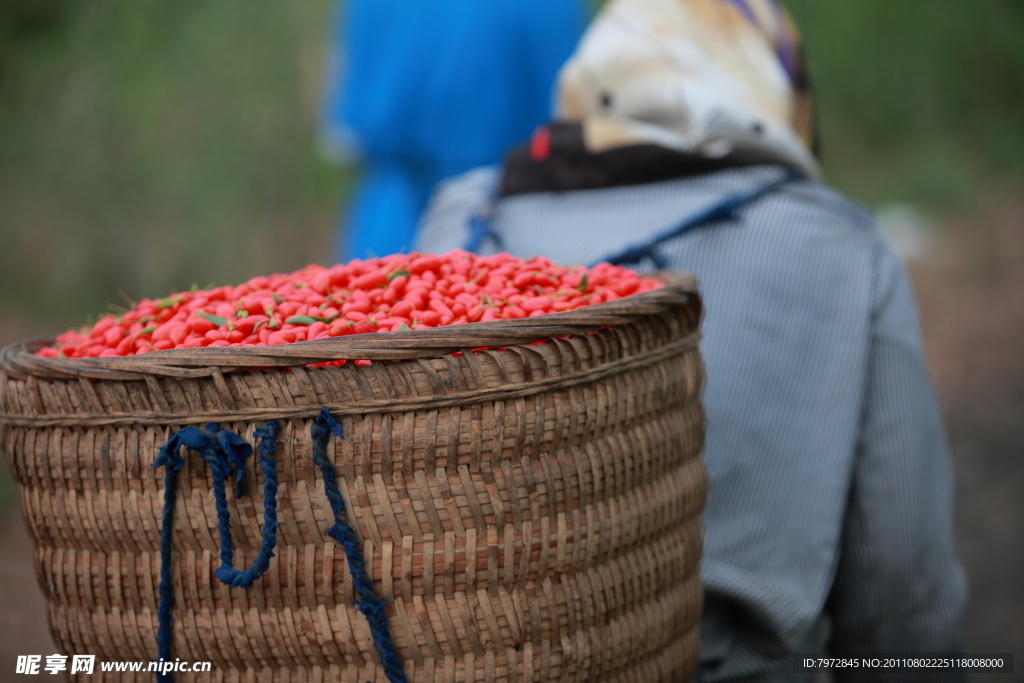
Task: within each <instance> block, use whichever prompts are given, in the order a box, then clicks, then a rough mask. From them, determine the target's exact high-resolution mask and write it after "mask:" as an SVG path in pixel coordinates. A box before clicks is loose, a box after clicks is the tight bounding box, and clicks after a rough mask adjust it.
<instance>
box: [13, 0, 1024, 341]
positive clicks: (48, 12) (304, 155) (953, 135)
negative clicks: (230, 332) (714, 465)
mask: <svg viewBox="0 0 1024 683" xmlns="http://www.w3.org/2000/svg"><path fill="white" fill-rule="evenodd" d="M786 4H787V5H788V6H789V7H790V9H791V10H792V12H793V14H794V15H795V17H796V19H797V21H798V23H799V24H800V25H801V26H802V28H803V30H804V33H805V35H806V39H807V47H808V51H809V55H810V60H811V63H812V71H813V75H814V77H815V80H816V86H817V92H818V101H819V105H820V106H819V112H820V123H821V129H822V137H823V142H824V147H823V149H824V161H825V165H826V169H827V171H828V173H829V176H830V178H831V179H832V181H833V182H834V183H835V184H837V185H838V186H839V187H840V188H841V189H844V190H846V191H847V192H849V193H851V194H853V195H854V196H856V197H859V198H861V199H863V200H865V201H867V202H869V203H872V204H878V203H882V202H886V201H891V200H908V201H914V202H919V203H923V204H925V205H927V206H929V207H933V208H935V209H938V210H949V209H951V208H955V207H957V206H961V205H964V204H966V203H970V202H971V201H976V200H977V198H978V197H981V196H984V195H985V192H986V188H988V187H990V186H993V185H997V184H1000V183H1006V182H1009V181H1010V179H1013V178H1016V177H1019V176H1020V175H1021V172H1022V167H1024V126H1022V125H1021V115H1022V113H1024V5H1022V4H1021V3H1020V2H1017V1H1016V0H974V1H973V2H971V3H964V2H962V1H955V0H928V1H925V0H901V1H900V2H891V1H890V0H851V1H850V2H845V3H825V2H820V0H788V2H787V3H786ZM334 10H335V8H334V6H333V3H332V2H331V1H330V0H304V2H282V1H281V0H277V1H275V0H175V1H173V2H172V1H170V0H132V1H131V2H129V1H127V0H90V2H88V3H75V2H71V1H70V0H5V1H4V2H3V3H0V312H2V313H3V314H4V315H5V316H8V317H9V316H16V317H21V318H22V319H28V320H31V321H34V322H33V324H34V325H35V324H36V323H38V325H40V326H42V325H45V326H47V329H50V328H54V329H57V328H62V327H66V326H68V325H72V324H79V323H81V322H83V320H84V319H85V318H86V316H87V315H88V314H90V313H96V312H99V311H101V310H102V309H103V307H104V306H105V305H106V304H107V303H108V302H116V303H122V296H121V295H120V294H119V293H118V290H123V291H124V292H126V293H127V294H128V295H129V296H131V297H135V298H138V297H142V296H159V295H164V294H166V293H168V292H169V291H171V290H174V289H181V288H187V287H188V286H190V285H191V284H193V283H199V284H200V285H204V284H206V283H208V282H210V281H216V282H221V283H226V282H236V281H239V280H241V279H244V278H246V277H249V276H251V275H253V274H256V273H262V272H267V271H270V270H283V269H292V268H297V267H299V266H301V265H304V264H306V263H308V262H311V261H321V262H326V261H328V260H329V259H330V254H331V246H332V239H333V238H332V232H333V225H334V223H335V217H336V215H337V209H338V206H339V201H340V200H341V198H342V197H344V196H345V193H346V190H347V187H348V185H349V182H350V178H351V175H352V174H351V172H350V171H349V170H348V169H345V168H339V167H336V166H332V165H330V164H329V163H328V162H326V161H325V160H324V159H323V158H322V157H321V156H320V155H319V154H318V153H317V150H316V116H317V109H318V106H319V96H320V90H321V83H322V81H323V78H322V68H323V64H324V62H325V57H326V51H327V45H328V33H329V30H330V25H331V23H332V21H333V14H334Z"/></svg>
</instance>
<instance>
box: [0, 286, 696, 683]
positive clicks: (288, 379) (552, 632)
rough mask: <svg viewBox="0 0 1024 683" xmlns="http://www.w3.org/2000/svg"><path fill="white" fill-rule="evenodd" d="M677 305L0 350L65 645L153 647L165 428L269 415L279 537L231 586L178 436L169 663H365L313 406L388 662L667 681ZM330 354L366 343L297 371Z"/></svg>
mask: <svg viewBox="0 0 1024 683" xmlns="http://www.w3.org/2000/svg"><path fill="white" fill-rule="evenodd" d="M699 318H700V299H699V297H698V296H697V294H696V287H695V283H694V282H693V281H692V280H683V281H682V282H680V283H679V284H675V285H672V286H669V287H666V288H664V289H661V290H656V291H654V292H650V293H647V294H644V295H640V296H636V297H628V298H626V299H623V300H621V301H616V302H613V303H609V304H601V305H598V306H594V307H591V308H589V309H580V310H578V311H572V312H569V313H565V314H557V315H551V316H544V317H542V318H534V319H527V320H523V321H507V322H502V323H499V324H490V323H485V324H475V325H463V326H456V327H451V328H441V329H433V330H423V331H419V332H411V333H389V334H376V335H374V334H369V335H358V336H352V337H345V338H340V339H336V340H334V339H332V340H320V341H317V342H302V343H298V344H292V345H288V346H287V347H281V346H278V347H263V348H258V349H230V348H228V349H194V350H192V349H189V350H182V351H172V352H162V353H160V354H147V356H146V357H143V356H139V357H132V358H124V359H122V358H114V359H96V360H97V361H102V362H86V361H80V360H70V359H41V358H37V357H35V356H31V355H29V354H28V353H26V352H25V351H23V350H22V346H23V345H17V346H14V347H9V348H8V349H5V350H4V351H3V352H2V354H0V373H2V374H0V397H2V411H3V413H2V425H3V426H2V441H0V443H2V447H3V450H4V453H5V455H6V456H7V459H8V463H9V464H10V466H11V469H12V471H13V472H14V475H15V477H16V478H17V480H18V482H19V485H20V490H21V500H22V507H23V510H24V513H25V518H26V520H27V524H28V526H29V530H30V532H31V534H32V536H33V538H34V540H35V547H36V550H35V555H36V557H35V559H36V567H37V571H38V575H39V579H40V584H41V585H42V587H43V590H44V593H45V595H46V598H47V602H48V610H49V619H50V625H51V630H52V632H53V634H54V638H55V640H56V642H57V644H58V646H59V648H60V649H61V650H62V652H64V653H83V654H84V653H90V654H96V655H97V656H98V657H97V658H98V660H101V661H112V660H137V661H144V660H153V659H156V606H157V595H156V587H157V584H158V582H159V571H160V568H159V563H160V562H159V557H160V550H159V536H160V524H161V510H162V504H163V478H162V474H161V473H160V472H158V471H157V470H155V469H153V468H152V467H150V466H149V465H151V464H152V463H153V462H154V459H155V457H156V455H157V451H158V449H159V448H160V447H161V446H162V445H163V444H164V443H165V442H166V441H167V439H168V436H169V434H170V433H171V432H172V431H173V430H175V429H178V428H180V427H182V426H183V425H187V424H198V423H206V422H215V423H218V424H219V425H220V426H221V428H223V429H228V430H232V431H234V432H236V433H237V434H238V435H240V436H241V437H242V438H243V439H245V440H246V441H248V442H249V443H250V444H253V445H255V444H256V443H257V439H256V438H255V436H254V432H255V430H256V429H257V428H259V427H261V426H262V425H263V424H264V422H265V421H266V420H268V419H276V420H278V422H279V423H280V427H281V429H280V433H279V434H278V436H277V474H278V498H277V500H278V503H277V505H278V507H277V510H278V513H277V514H278V522H279V525H280V527H279V532H278V543H277V547H276V550H275V553H276V556H275V557H274V558H273V559H272V560H271V562H270V568H269V570H268V571H267V572H266V573H265V574H264V575H263V576H262V577H260V578H259V579H258V580H257V581H256V583H255V584H254V585H253V586H252V587H251V588H249V589H242V588H234V589H232V588H228V587H227V586H225V585H223V584H221V583H220V582H219V581H218V580H216V579H215V578H214V577H213V572H214V570H215V569H216V568H217V566H218V558H217V548H218V545H217V544H218V540H217V513H216V510H215V509H214V503H213V496H212V494H211V486H210V479H209V473H208V470H207V469H206V466H205V464H204V462H203V461H202V458H200V457H199V456H198V454H196V453H194V452H191V451H185V450H183V451H182V454H183V456H184V457H185V465H184V468H183V469H182V470H180V471H179V473H178V479H177V497H176V499H175V512H174V514H175V522H174V527H173V537H172V538H173V546H172V547H173V556H172V557H173V560H172V567H171V571H172V576H173V584H174V592H175V600H174V636H173V640H172V648H173V653H174V656H175V657H180V658H181V659H182V660H187V661H211V662H213V670H212V672H210V673H204V674H177V680H198V681H266V682H267V683H278V682H281V683H283V682H289V683H290V682H302V681H350V682H352V683H356V682H362V681H375V682H383V681H384V680H385V679H384V676H383V673H382V670H381V668H380V667H379V666H378V662H377V659H376V657H377V654H376V652H375V650H374V647H373V644H372V642H371V638H370V632H369V628H368V626H367V623H366V621H365V619H364V618H363V616H362V615H361V614H360V613H359V612H358V611H357V610H356V609H355V607H353V605H352V603H353V599H354V594H353V586H352V578H351V576H350V574H349V571H348V567H347V560H346V558H345V553H344V551H343V550H342V549H341V548H340V547H339V546H338V545H337V544H336V543H335V542H334V541H333V540H332V539H330V538H327V537H326V536H325V534H324V530H325V529H327V528H328V527H330V526H331V524H332V522H333V518H332V512H331V509H330V506H329V505H328V502H327V500H326V497H325V495H324V489H323V482H322V480H321V478H320V473H319V471H318V470H317V468H316V467H315V465H314V463H313V460H312V441H311V437H310V426H311V424H312V422H313V418H314V417H315V416H316V414H317V411H319V409H320V407H321V406H327V407H328V408H329V409H330V411H331V413H332V414H333V415H334V416H335V418H336V419H337V420H338V421H339V422H340V423H341V424H342V426H343V427H344V432H345V437H344V438H343V439H332V440H331V441H330V442H329V444H328V450H327V454H328V458H329V459H330V460H331V461H332V462H333V463H334V466H335V468H336V470H337V474H338V483H339V488H340V491H341V493H342V496H343V497H344V499H345V504H346V508H347V509H348V511H349V518H350V521H351V523H352V525H353V527H354V528H355V529H356V531H357V533H358V535H359V538H360V539H361V544H362V547H363V557H364V559H365V562H366V564H367V569H368V571H369V573H370V575H371V578H372V579H373V582H374V587H375V590H376V592H377V593H378V595H380V596H381V597H383V598H384V599H385V600H386V601H387V603H388V608H387V612H388V620H389V623H390V625H391V633H392V635H393V638H394V641H395V643H396V645H397V649H398V654H399V655H400V657H401V659H402V663H403V666H404V669H405V671H406V675H407V677H408V679H409V680H411V681H437V682H441V681H453V682H454V681H466V682H468V681H515V682H517V683H518V682H524V681H554V680H558V681H623V682H625V681H637V682H640V681H644V682H646V681H651V682H654V681H665V682H666V683H667V682H669V681H672V682H674V681H680V680H685V679H686V677H687V676H688V675H689V673H690V672H691V671H692V669H693V668H694V666H695V665H696V656H697V631H696V624H697V618H698V616H699V613H700V609H701V604H702V592H701V587H700V582H699V577H698V575H697V570H696V567H697V560H698V558H699V554H700V545H701V527H700V517H699V513H700V509H701V506H702V505H703V501H704V497H705V493H706V486H707V484H706V475H705V472H704V466H703V462H702V460H701V458H700V451H701V447H702V442H703V434H704V426H703V409H702V407H701V404H700V401H699V392H700V388H701V385H702V382H703V366H702V363H701V360H700V355H699V351H698V349H697V341H698V334H699V332H698V324H699ZM460 328H461V329H460ZM424 332H427V333H429V334H423V333H424ZM392 335H395V336H392ZM360 337H363V338H362V339H361V338H360ZM542 339H546V340H547V341H546V342H545V343H539V344H530V343H529V342H532V341H537V340H542ZM324 342H331V343H326V344H325V343H324ZM304 345H305V348H303V347H304ZM480 347H488V348H487V349H486V350H479V348H480ZM28 348H29V349H31V348H32V346H31V344H30V345H28ZM473 348H476V349H478V350H477V351H475V352H473V351H470V349H473ZM192 351H196V352H198V353H191V352H192ZM225 351H240V352H243V353H236V354H232V353H223V352H225ZM158 356H159V357H158ZM330 358H372V359H375V362H374V363H373V364H372V365H370V366H365V367H357V366H354V365H352V364H347V365H345V366H342V367H340V368H335V367H327V368H313V367H302V366H303V365H308V364H310V363H315V362H319V361H322V360H326V359H330ZM403 359H408V360H403ZM384 360H389V361H390V362H377V361H384ZM282 366H283V367H282ZM245 477H246V482H245V489H246V491H247V493H246V495H243V496H242V497H241V498H237V499H235V498H233V497H231V499H230V501H229V506H230V512H231V525H232V533H233V537H234V543H235V546H234V547H235V557H236V566H239V567H244V566H247V565H248V564H249V563H250V562H251V561H252V559H253V557H254V556H255V554H256V552H257V550H258V548H259V545H260V539H261V525H262V524H263V506H262V503H261V493H260V492H261V491H262V474H261V473H260V471H259V469H258V468H257V467H248V468H247V469H246V475H245ZM105 675H106V676H107V678H106V680H123V681H132V680H139V681H142V680H146V681H149V680H151V678H152V674H148V673H143V674H117V676H120V678H113V677H112V676H114V674H105ZM133 676H134V677H133ZM82 680H90V681H91V680H104V679H103V677H102V675H101V674H99V672H97V674H95V675H93V676H90V677H88V678H83V679H82Z"/></svg>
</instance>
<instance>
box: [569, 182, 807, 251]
mask: <svg viewBox="0 0 1024 683" xmlns="http://www.w3.org/2000/svg"><path fill="white" fill-rule="evenodd" d="M800 178H803V176H802V175H801V174H800V173H797V172H796V171H789V172H787V173H786V174H785V175H783V176H782V177H781V178H777V179H775V180H772V181H771V182H769V183H767V184H765V185H762V186H761V187H758V188H755V189H754V190H751V191H749V192H742V193H739V194H734V195H731V196H728V197H726V198H725V199H723V200H722V201H720V202H718V203H716V204H712V205H711V206H709V207H707V208H705V209H703V210H701V211H698V212H697V213H696V214H694V215H693V216H690V217H689V218H686V219H685V220H683V221H681V222H680V223H677V224H676V225H674V226H672V227H671V228H668V229H667V230H663V231H662V232H660V233H657V234H655V235H654V236H653V237H651V238H650V239H648V240H647V241H646V242H637V243H636V244H631V245H629V246H627V247H626V248H624V249H622V250H621V251H618V252H613V253H612V254H609V255H607V256H605V257H603V258H599V259H597V260H596V261H594V262H593V263H591V264H590V265H589V267H591V268H592V267H593V266H595V265H597V264H598V263H601V262H604V261H607V262H608V263H611V264H612V265H616V266H625V265H631V264H638V263H640V262H642V261H643V260H644V259H650V260H651V262H652V263H654V266H655V267H656V268H658V269H660V270H664V269H665V268H668V266H669V262H668V259H667V258H665V256H664V255H663V254H662V253H661V252H660V251H659V250H658V247H659V246H661V245H662V244H663V243H665V242H667V241H668V240H670V239H673V238H675V237H679V236H680V235H682V234H684V233H687V232H689V231H690V230H693V229H694V228H697V227H700V226H702V225H708V224H710V223H722V222H726V221H735V220H738V219H739V210H740V209H741V208H743V207H744V206H746V205H747V204H750V203H751V202H753V201H756V200H757V199H760V198H761V197H763V196H764V195H766V194H768V193H769V192H774V191H775V190H776V189H778V188H779V187H780V186H781V185H785V184H786V183H789V182H792V181H794V180H798V179H800Z"/></svg>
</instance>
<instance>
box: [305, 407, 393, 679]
mask: <svg viewBox="0 0 1024 683" xmlns="http://www.w3.org/2000/svg"><path fill="white" fill-rule="evenodd" d="M309 433H310V436H312V437H313V462H315V463H316V465H317V467H319V468H320V471H321V472H322V473H323V476H324V492H325V493H326V494H327V500H328V501H329V502H330V504H331V510H333V511H334V526H332V527H331V528H330V529H327V531H326V533H327V535H328V536H330V537H331V538H333V539H334V540H335V541H337V542H338V543H339V544H341V547H342V548H344V549H345V555H346V557H348V566H349V571H350V572H351V574H352V583H353V585H354V586H355V594H356V600H355V605H356V608H357V609H358V610H359V611H360V612H362V613H363V615H364V616H365V617H366V621H367V623H369V625H370V632H371V633H372V634H373V645H374V647H375V648H377V653H378V654H379V655H380V663H381V665H382V666H383V667H384V674H385V675H386V676H387V678H388V680H389V681H391V683H405V681H406V679H405V672H404V671H403V670H402V663H401V661H400V660H399V659H398V652H397V650H396V648H395V642H394V640H392V638H391V630H390V629H389V628H388V617H387V615H386V614H385V613H384V607H385V605H386V604H387V603H386V602H384V601H383V600H381V599H380V598H379V597H377V594H376V593H375V592H374V590H373V581H372V580H371V579H370V577H369V575H368V574H367V573H366V563H365V562H363V553H362V551H361V549H360V547H359V538H358V537H357V536H356V532H355V530H354V529H353V528H352V525H351V524H349V523H348V518H347V516H346V513H345V500H344V499H343V498H342V497H341V492H340V491H339V490H338V479H337V475H336V473H335V471H334V464H333V463H332V462H331V461H330V460H328V459H327V441H328V439H330V437H331V435H332V434H333V435H334V436H336V437H338V438H344V436H345V434H344V431H343V430H342V428H341V425H340V424H338V422H337V421H336V420H335V419H334V418H333V417H331V413H330V411H328V410H327V408H326V407H324V408H321V409H320V414H319V415H318V416H317V418H316V422H314V423H313V425H312V426H311V427H310V429H309Z"/></svg>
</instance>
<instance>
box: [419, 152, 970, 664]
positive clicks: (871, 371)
mask: <svg viewBox="0 0 1024 683" xmlns="http://www.w3.org/2000/svg"><path fill="white" fill-rule="evenodd" d="M781 173H783V171H782V170H781V169H779V168H777V167H771V166H760V167H751V168H742V169H729V170H724V171H719V172H716V173H712V174H708V175H704V176H699V177H694V178H683V179H677V180H669V181H664V182H658V183H652V184H648V185H639V186H627V187H616V188H610V189H599V190H578V191H572V192H562V193H554V192H552V193H538V194H528V195H517V196H513V197H510V198H506V199H502V200H501V201H499V202H497V204H496V205H495V207H494V215H493V221H492V224H493V228H494V231H495V233H496V234H497V235H499V236H500V239H501V240H502V243H503V250H505V251H508V252H510V253H512V254H514V255H516V256H519V257H531V256H534V255H539V254H542V255H545V256H548V257H550V258H551V259H553V260H555V261H557V262H561V263H566V264H571V263H581V262H590V261H592V260H594V259H596V258H599V257H601V256H603V255H605V254H609V253H611V252H614V251H616V250H618V249H620V248H622V247H623V246H625V245H627V244H632V243H635V242H637V241H640V240H643V239H644V238H645V237H649V236H651V235H653V234H655V233H658V232H660V231H662V230H664V229H665V228H667V227H669V226H671V225H673V224H676V223H678V222H679V221H680V220H681V219H683V218H685V217H687V216H690V215H692V214H695V213H696V212H698V211H699V210H702V209H704V208H706V207H708V206H710V205H712V204H714V203H716V202H717V201H720V200H721V199H722V198H724V197H726V196H728V195H732V194H736V193H739V192H746V191H750V190H754V189H756V188H758V187H760V186H762V185H764V184H766V183H767V182H770V181H771V180H772V179H773V178H776V177H778V176H779V175H780V174H781ZM495 180H496V171H494V170H489V169H483V170H479V171H474V172H471V173H469V174H467V175H466V176H463V177H461V178H457V179H455V180H452V181H449V182H448V183H447V184H445V185H443V186H442V187H441V188H439V190H438V192H437V193H436V194H435V197H434V199H433V201H432V202H431V206H430V208H429V209H428V212H427V215H426V216H425V218H424V222H423V224H422V228H421V231H420V238H419V242H418V244H417V249H418V250H420V251H425V252H441V251H446V250H449V249H452V248H456V247H461V246H462V245H463V244H464V243H465V241H466V239H467V236H468V217H469V216H470V215H471V214H472V213H473V212H475V211H478V210H480V208H481V207H482V206H485V205H486V197H487V196H488V193H489V192H490V191H491V189H492V188H493V186H494V183H495ZM488 250H490V251H494V250H495V249H494V244H493V243H487V244H485V248H484V251H488ZM661 253H662V254H664V256H666V257H667V258H668V260H669V262H670V263H671V267H672V268H673V269H676V270H681V271H688V272H691V273H694V274H696V275H697V276H698V277H699V278H700V281H701V288H702V292H703V296H704V301H705V307H706V308H705V310H706V317H705V320H704V324H703V331H704V341H703V344H702V350H703V353H704V358H705V362H706V365H707V378H708V379H707V386H706V388H705V393H704V401H705V406H706V409H707V419H708V431H707V440H706V446H705V458H706V460H707V466H708V471H709V474H710V479H711V488H710V493H709V497H708V502H707V507H706V509H705V511H704V524H705V529H706V536H705V546H704V555H703V559H702V561H701V565H700V569H701V576H702V579H703V583H704V587H705V590H706V605H705V609H704V614H703V616H702V619H701V656H700V668H699V670H698V674H697V680H699V681H725V680H730V681H732V680H746V679H750V680H773V681H774V680H798V677H796V676H794V675H793V674H790V673H788V672H789V671H791V666H792V665H791V658H790V655H791V654H792V653H794V652H807V651H815V650H817V648H819V647H820V645H819V635H818V633H819V624H821V623H822V618H823V615H828V618H829V621H830V623H831V625H832V626H831V629H830V631H831V635H830V639H829V642H828V643H827V644H826V648H827V649H828V651H830V652H834V653H850V654H877V653H901V652H936V653H938V652H959V651H960V650H961V648H962V647H963V635H964V622H965V611H966V582H965V580H964V575H963V572H962V570H961V569H960V567H959V565H958V564H957V561H956V557H955V554H954V549H953V534H952V474H951V468H950V461H949V455H948V452H947V448H946V443H945V437H944V434H943V427H942V423H941V418H940V415H939V411H938V409H937V406H936V401H935V398H934V395H933V392H932V388H931V384H930V381H929V377H928V372H927V368H926V366H925V362H924V357H923V353H922V347H921V339H920V333H919V329H918V321H917V314H916V307H915V303H914V300H913V294H912V292H911V287H910V284H909V282H908V279H907V276H906V274H905V272H904V269H903V267H902V264H901V263H900V261H899V259H898V258H897V257H896V255H895V254H894V252H893V251H892V249H891V248H890V247H889V246H888V244H887V242H886V240H885V239H884V237H883V236H882V234H881V233H880V231H879V230H878V228H877V227H876V225H875V222H874V221H873V219H872V218H871V216H870V215H869V214H867V213H866V212H865V211H863V210H862V209H860V208H858V207H857V206H855V205H853V204H851V203H850V202H849V201H847V200H846V199H844V198H843V197H841V196H840V195H839V194H837V193H836V192H834V191H833V190H831V189H829V188H828V187H826V186H825V185H823V184H821V183H819V182H815V181H811V180H799V181H796V182H793V183H789V184H786V185H784V186H782V187H781V188H780V189H778V190H776V191H774V192H772V193H771V194H769V195H767V196H765V197H762V198H760V199H758V200H756V201H755V202H752V203H751V204H750V205H748V206H746V207H744V208H743V209H742V210H741V212H740V220H738V221H734V222H728V223H719V224H714V225H708V226H704V227H700V228H697V229H695V230H692V231H690V232H688V233H687V234H685V235H682V236H680V237H677V238H674V239H673V240H671V241H669V242H667V243H666V244H665V245H664V247H663V248H662V250H661ZM866 674H867V672H865V671H861V672H860V673H859V674H857V676H858V677H857V678H856V680H874V679H872V677H871V676H869V675H866ZM836 678H837V679H838V680H847V676H846V675H845V674H844V673H842V672H840V673H839V675H838V676H837V677H836ZM960 679H962V676H955V677H953V680H960ZM850 680H853V679H850ZM877 680H894V677H893V676H881V677H879V678H878V679H877ZM929 680H935V679H929Z"/></svg>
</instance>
